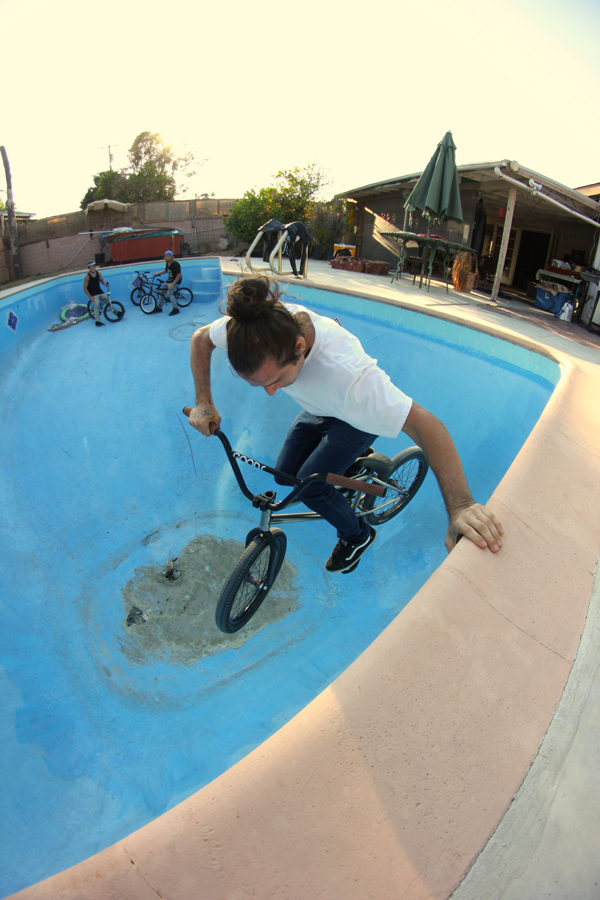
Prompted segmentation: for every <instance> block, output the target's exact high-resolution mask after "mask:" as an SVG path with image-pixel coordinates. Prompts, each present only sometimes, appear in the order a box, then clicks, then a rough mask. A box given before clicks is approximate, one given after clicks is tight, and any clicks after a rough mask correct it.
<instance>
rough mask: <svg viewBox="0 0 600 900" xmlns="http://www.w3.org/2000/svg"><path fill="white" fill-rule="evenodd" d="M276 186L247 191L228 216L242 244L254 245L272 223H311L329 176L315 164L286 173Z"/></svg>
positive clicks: (288, 170)
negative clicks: (310, 219) (268, 224)
mask: <svg viewBox="0 0 600 900" xmlns="http://www.w3.org/2000/svg"><path fill="white" fill-rule="evenodd" d="M273 178H274V181H275V184H274V185H272V186H271V187H265V188H261V189H260V190H259V191H254V190H250V191H246V193H245V194H244V196H243V197H242V198H241V199H240V200H236V201H235V202H234V203H233V204H232V207H231V212H230V213H229V215H228V216H227V228H228V230H229V231H231V233H232V234H234V235H235V236H236V237H237V238H238V239H239V240H241V241H247V242H248V243H252V241H253V240H254V238H255V237H256V235H257V233H258V229H259V228H260V226H261V225H264V224H265V222H268V221H269V219H279V221H280V222H282V223H283V224H284V225H285V224H287V223H288V222H296V221H299V222H305V223H308V220H309V218H310V216H311V215H312V212H313V210H314V206H315V202H316V201H315V198H316V195H317V194H318V192H319V191H320V190H321V189H322V188H323V187H324V186H325V184H326V182H325V176H324V174H323V172H321V170H320V169H318V168H317V167H316V165H315V163H311V164H310V165H308V166H305V167H304V168H303V169H300V168H295V169H283V170H282V171H280V172H277V174H276V175H274V176H273Z"/></svg>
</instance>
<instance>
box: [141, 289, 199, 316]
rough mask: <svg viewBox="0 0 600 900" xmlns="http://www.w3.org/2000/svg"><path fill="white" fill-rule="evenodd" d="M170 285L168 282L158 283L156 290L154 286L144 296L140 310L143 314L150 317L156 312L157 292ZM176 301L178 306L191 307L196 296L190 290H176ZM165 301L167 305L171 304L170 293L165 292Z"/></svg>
mask: <svg viewBox="0 0 600 900" xmlns="http://www.w3.org/2000/svg"><path fill="white" fill-rule="evenodd" d="M168 283H169V282H168V281H157V282H156V288H155V286H154V285H153V286H152V289H151V290H149V291H148V293H146V294H144V296H143V297H142V298H141V299H140V309H141V310H142V312H144V313H146V315H148V316H149V315H150V313H153V312H154V310H155V309H156V307H157V305H158V298H157V296H156V293H155V290H156V291H160V286H161V285H163V284H168ZM175 299H176V300H177V306H181V307H184V306H189V305H190V303H191V302H192V300H193V299H194V295H193V294H192V292H191V291H190V289H189V288H185V287H182V288H175ZM165 301H166V302H167V303H170V299H169V292H168V291H165Z"/></svg>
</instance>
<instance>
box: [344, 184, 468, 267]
mask: <svg viewBox="0 0 600 900" xmlns="http://www.w3.org/2000/svg"><path fill="white" fill-rule="evenodd" d="M461 202H462V206H463V216H464V220H463V222H462V223H458V222H445V223H435V225H432V226H431V232H432V233H434V234H439V235H441V236H442V237H444V238H448V240H450V241H453V242H454V243H457V244H465V246H468V245H469V241H470V237H471V229H472V227H473V221H474V218H475V207H476V205H477V199H476V195H475V194H474V192H472V191H464V192H462V191H461ZM360 207H361V208H362V209H361V212H359V214H358V215H359V220H360V221H359V234H360V233H361V230H362V240H361V242H360V246H359V253H360V255H361V256H362V257H363V259H374V260H375V259H381V260H385V261H386V262H391V263H394V264H396V262H397V260H398V256H399V253H398V246H397V244H396V242H395V241H394V240H392V239H391V238H387V237H386V234H387V233H389V232H390V231H403V230H404V198H403V196H402V194H400V193H399V192H398V193H390V194H380V195H377V194H374V195H373V196H372V197H367V198H366V199H365V200H364V201H362V200H361V203H360ZM429 227H430V226H429V223H428V221H427V219H426V218H425V216H423V215H421V213H420V212H418V211H415V212H413V213H412V215H411V219H410V220H409V222H408V223H407V230H409V231H414V232H415V234H424V233H426V232H427V231H428V229H429Z"/></svg>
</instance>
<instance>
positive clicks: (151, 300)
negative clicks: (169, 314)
mask: <svg viewBox="0 0 600 900" xmlns="http://www.w3.org/2000/svg"><path fill="white" fill-rule="evenodd" d="M157 303H158V301H157V299H156V296H155V294H153V293H152V291H148V293H147V294H144V296H143V297H142V299H141V301H140V309H141V311H142V312H143V313H146V315H147V316H149V315H150V314H151V313H153V312H154V310H155V309H156V306H157ZM146 306H148V308H147V309H146Z"/></svg>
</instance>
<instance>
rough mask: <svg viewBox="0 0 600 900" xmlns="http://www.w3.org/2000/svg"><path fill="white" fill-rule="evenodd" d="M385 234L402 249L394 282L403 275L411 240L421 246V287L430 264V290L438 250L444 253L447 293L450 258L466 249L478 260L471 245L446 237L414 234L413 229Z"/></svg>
mask: <svg viewBox="0 0 600 900" xmlns="http://www.w3.org/2000/svg"><path fill="white" fill-rule="evenodd" d="M385 236H386V237H389V238H392V239H393V240H394V241H396V243H397V244H398V247H399V250H400V258H399V260H398V267H397V268H396V269H395V270H394V271H393V272H392V283H393V282H394V281H395V280H396V279H399V278H400V277H401V275H402V271H403V269H404V264H405V262H406V258H407V255H408V250H409V247H408V245H409V244H410V243H411V242H415V243H416V244H417V245H418V247H419V259H420V260H421V278H420V281H419V288H421V286H422V284H423V275H424V273H425V266H428V274H427V290H428V291H429V288H430V287H431V270H432V269H433V260H434V257H435V254H436V253H437V252H438V250H439V251H440V252H441V253H443V255H444V261H443V266H444V278H445V281H446V293H447V292H448V264H449V262H450V260H451V259H452V258H453V257H454V256H456V254H457V253H460V252H461V251H463V250H464V251H466V252H467V253H471V254H472V255H473V256H474V257H475V261H476V262H477V255H476V253H475V251H474V250H473V249H472V248H471V247H465V246H464V244H457V243H455V242H454V241H449V240H447V239H446V238H441V237H434V236H433V235H426V234H413V232H411V231H386V232H385ZM415 277H416V276H415ZM413 280H414V279H413Z"/></svg>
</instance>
